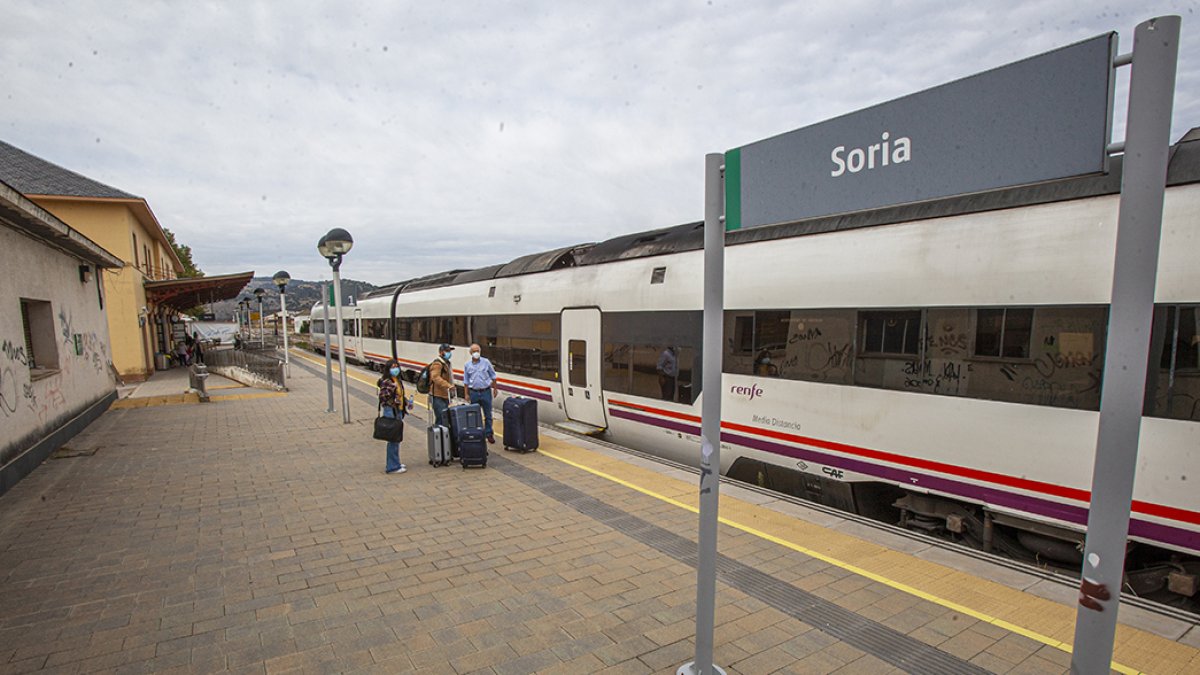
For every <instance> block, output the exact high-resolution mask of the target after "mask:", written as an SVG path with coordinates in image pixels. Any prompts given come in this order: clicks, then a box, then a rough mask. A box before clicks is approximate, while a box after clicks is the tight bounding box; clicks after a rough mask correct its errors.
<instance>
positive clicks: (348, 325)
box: [342, 319, 358, 336]
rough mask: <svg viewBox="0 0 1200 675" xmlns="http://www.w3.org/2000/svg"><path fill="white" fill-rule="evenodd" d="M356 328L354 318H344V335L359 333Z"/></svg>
mask: <svg viewBox="0 0 1200 675" xmlns="http://www.w3.org/2000/svg"><path fill="white" fill-rule="evenodd" d="M357 334H358V333H356V332H355V330H354V319H342V335H351V336H353V335H357Z"/></svg>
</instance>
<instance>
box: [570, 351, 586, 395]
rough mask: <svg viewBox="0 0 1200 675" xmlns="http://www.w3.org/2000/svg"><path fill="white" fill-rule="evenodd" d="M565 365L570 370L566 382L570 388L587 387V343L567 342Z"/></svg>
mask: <svg viewBox="0 0 1200 675" xmlns="http://www.w3.org/2000/svg"><path fill="white" fill-rule="evenodd" d="M567 365H568V367H569V368H570V372H569V373H568V380H567V381H568V382H569V383H570V385H571V386H572V387H586V386H587V342H585V341H583V340H568V341H567Z"/></svg>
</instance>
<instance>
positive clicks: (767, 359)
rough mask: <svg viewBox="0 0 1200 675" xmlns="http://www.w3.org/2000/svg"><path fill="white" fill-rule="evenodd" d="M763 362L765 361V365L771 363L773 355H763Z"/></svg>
mask: <svg viewBox="0 0 1200 675" xmlns="http://www.w3.org/2000/svg"><path fill="white" fill-rule="evenodd" d="M762 362H763V365H764V366H765V365H767V364H768V363H770V362H771V357H769V356H764V357H763V360H762Z"/></svg>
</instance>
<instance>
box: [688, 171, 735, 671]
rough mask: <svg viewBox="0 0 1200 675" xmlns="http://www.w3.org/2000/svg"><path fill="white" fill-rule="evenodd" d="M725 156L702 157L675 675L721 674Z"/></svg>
mask: <svg viewBox="0 0 1200 675" xmlns="http://www.w3.org/2000/svg"><path fill="white" fill-rule="evenodd" d="M724 162H725V155H723V154H721V153H709V154H707V155H705V156H704V342H703V350H702V353H703V357H702V358H703V360H702V361H701V368H702V370H703V374H702V378H703V380H702V381H703V384H704V389H703V394H702V395H703V396H704V401H703V403H701V407H700V417H701V422H700V426H701V429H700V431H701V435H702V437H703V438H702V440H701V442H700V543H699V549H698V551H697V554H698V557H699V561H698V563H697V565H696V660H695V661H692V662H691V663H686V664H684V665H683V666H680V668H679V670H677V671H676V674H677V675H714V673H719V674H720V675H725V671H724V670H723V669H722V668H720V667H719V666H717V665H715V664H713V623H714V620H715V619H714V617H715V614H716V605H717V515H718V510H719V507H720V492H721V352H722V350H721V345H722V343H723V340H722V336H721V334H722V331H723V329H724V324H725V316H724V315H725V222H724V218H723V216H724V214H725V208H724V207H725V190H724V177H723V176H722V165H723V164H724Z"/></svg>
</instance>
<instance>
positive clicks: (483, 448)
mask: <svg viewBox="0 0 1200 675" xmlns="http://www.w3.org/2000/svg"><path fill="white" fill-rule="evenodd" d="M458 459H459V461H460V462H462V465H463V468H464V469H466V468H467V467H468V466H481V467H486V466H487V460H488V451H487V442H486V441H485V440H484V434H483V429H462V430H460V431H459V432H458Z"/></svg>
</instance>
